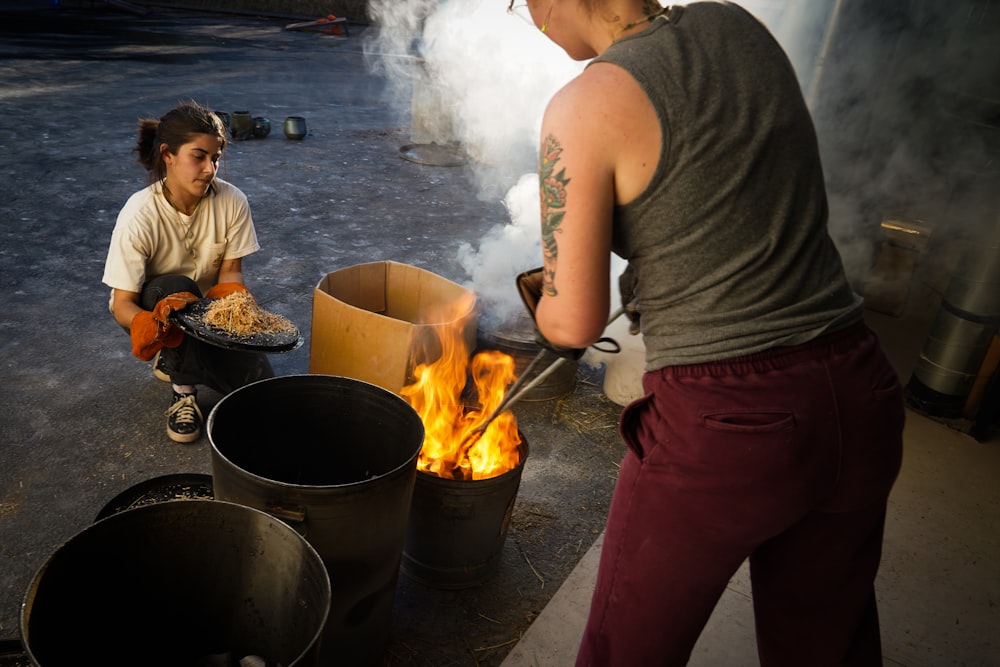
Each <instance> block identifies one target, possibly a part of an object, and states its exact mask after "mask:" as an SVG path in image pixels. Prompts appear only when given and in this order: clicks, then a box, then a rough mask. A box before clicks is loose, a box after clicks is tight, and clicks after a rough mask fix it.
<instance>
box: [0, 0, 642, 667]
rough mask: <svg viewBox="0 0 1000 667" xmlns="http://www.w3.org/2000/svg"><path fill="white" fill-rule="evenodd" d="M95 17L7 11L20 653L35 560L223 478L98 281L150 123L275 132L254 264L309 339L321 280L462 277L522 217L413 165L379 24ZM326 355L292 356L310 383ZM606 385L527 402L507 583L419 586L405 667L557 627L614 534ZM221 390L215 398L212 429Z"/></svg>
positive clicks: (3, 406)
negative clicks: (428, 274)
mask: <svg viewBox="0 0 1000 667" xmlns="http://www.w3.org/2000/svg"><path fill="white" fill-rule="evenodd" d="M92 4H93V3H76V4H75V5H73V6H70V5H68V4H67V3H63V5H62V6H61V7H59V8H54V7H51V6H49V4H48V3H47V2H44V1H42V0H39V1H28V0H21V1H16V2H5V3H3V5H2V6H0V114H2V118H3V122H0V156H2V157H0V176H2V180H0V183H2V185H0V193H2V196H0V285H2V297H0V332H2V334H0V640H8V639H16V638H18V637H19V635H20V631H19V614H20V605H21V602H22V600H23V597H24V595H25V593H26V589H27V586H28V583H29V582H30V580H31V578H32V576H33V575H34V574H35V572H36V571H37V570H38V568H39V567H40V566H42V564H43V563H44V562H45V560H46V559H47V558H48V557H49V556H50V555H51V554H52V553H53V551H54V550H55V549H56V548H57V547H58V546H59V545H60V544H62V543H63V542H65V541H66V540H67V539H69V538H70V537H72V536H73V535H75V534H77V533H78V532H80V531H81V530H83V529H85V528H86V527H87V526H88V525H90V524H91V523H92V522H93V521H94V518H95V516H96V515H97V513H98V512H99V511H100V510H101V509H102V507H103V506H104V504H105V503H107V502H108V501H109V500H111V499H112V498H113V497H114V496H115V495H116V494H118V493H119V492H121V491H123V490H125V489H127V488H129V487H131V486H133V485H135V484H138V483H139V482H141V481H143V480H146V479H149V478H152V477H156V476H160V475H165V474H171V473H180V472H192V473H208V472H209V471H210V451H209V445H208V442H207V438H205V437H203V438H202V439H201V440H200V441H199V442H198V443H196V444H194V445H190V446H185V445H178V444H175V443H173V442H171V441H170V440H168V439H167V437H166V435H165V432H164V426H165V418H164V416H163V411H164V409H165V408H166V407H167V403H168V400H169V388H168V387H167V386H166V385H164V384H163V383H161V382H159V381H158V380H156V379H154V377H153V376H152V374H151V372H150V366H149V364H145V363H142V362H140V361H138V360H137V359H135V358H134V357H132V356H131V355H130V353H129V341H128V339H127V337H126V336H125V335H124V334H123V333H122V331H121V330H120V329H119V328H118V327H117V325H116V324H115V323H114V322H113V321H112V319H111V317H110V316H109V315H108V312H107V306H106V304H107V290H106V288H105V287H104V286H103V285H102V284H101V282H100V281H101V274H102V270H103V262H104V257H105V253H106V250H107V245H108V240H109V236H110V233H111V229H112V227H113V225H114V221H115V218H116V216H117V212H118V210H119V208H120V207H121V205H122V204H123V203H124V202H125V200H126V199H127V198H128V196H129V195H130V194H131V193H132V192H134V191H136V190H137V189H139V188H141V187H142V186H143V185H144V182H145V181H144V179H145V174H144V173H143V171H142V169H141V167H139V165H138V164H137V163H135V161H134V155H133V154H132V152H131V150H132V146H133V143H134V128H135V125H136V120H137V118H138V117H140V116H158V115H160V114H162V113H163V112H165V111H166V110H167V109H169V108H170V107H172V106H173V105H174V104H175V103H177V102H178V101H179V100H182V99H188V98H191V99H194V100H196V101H198V102H201V103H203V104H205V105H207V106H210V107H212V108H215V109H217V110H222V111H233V110H237V109H249V110H250V111H251V113H252V114H253V115H262V116H266V117H268V118H269V119H270V120H271V121H272V126H273V128H274V129H273V130H272V132H271V134H270V136H269V137H267V138H266V139H261V140H253V141H245V142H237V143H232V144H231V145H230V147H229V148H228V149H227V152H226V155H225V157H224V159H223V166H222V169H221V172H220V174H221V175H222V176H223V178H226V179H227V180H229V181H231V182H233V183H235V184H236V185H237V186H239V187H240V188H241V189H243V191H244V192H246V194H247V196H248V198H249V200H250V205H251V208H252V211H253V215H254V220H255V222H256V225H257V230H258V234H259V236H260V240H261V243H262V245H263V250H262V251H261V252H259V253H257V254H256V255H253V256H251V257H250V258H248V259H247V260H246V261H245V264H244V266H245V270H246V274H247V276H248V282H249V284H250V286H251V289H252V290H253V292H254V293H255V295H256V296H257V297H258V299H260V301H262V302H263V303H264V305H265V306H266V307H267V308H269V309H270V310H273V311H275V312H278V313H281V314H283V315H286V316H287V317H289V318H291V319H292V320H293V321H295V322H296V323H297V324H298V326H299V327H300V329H301V330H303V331H304V332H308V331H309V326H310V317H311V296H312V290H313V287H314V286H315V284H316V283H317V281H318V280H319V279H320V277H322V276H323V275H324V274H325V273H327V272H329V271H333V270H335V269H338V268H342V267H346V266H351V265H354V264H358V263H363V262H369V261H375V260H382V259H390V260H395V261H398V262H403V263H406V264H412V265H415V266H420V267H422V268H425V269H428V270H430V271H434V272H435V273H438V274H439V275H442V276H444V277H446V278H449V279H452V280H455V281H457V282H464V281H465V280H466V278H467V276H466V275H465V272H464V270H463V269H462V267H461V266H460V264H459V262H458V261H457V260H456V253H457V250H458V247H459V245H460V244H461V243H462V242H468V243H473V244H475V242H476V241H477V239H479V238H481V237H482V235H483V234H484V233H485V232H486V231H487V230H488V229H490V228H491V227H492V226H494V225H495V224H497V223H498V222H502V221H503V220H504V216H505V215H506V214H505V211H504V209H503V207H502V205H501V204H500V202H499V201H496V200H492V199H491V198H489V197H480V196H477V195H476V188H475V186H474V184H473V183H472V180H473V179H472V175H471V173H470V170H469V168H468V167H466V166H458V167H436V166H430V165H425V164H417V163H415V162H412V161H408V160H404V159H401V157H400V151H399V149H400V147H402V146H404V145H406V144H408V143H410V141H411V134H410V129H409V120H408V118H406V115H405V113H402V114H401V113H400V112H399V111H398V110H397V108H396V106H395V105H392V104H389V103H388V101H387V89H386V83H385V81H384V80H383V79H381V78H380V76H379V75H378V74H376V73H374V72H372V71H371V70H370V69H369V67H368V66H367V64H366V60H365V58H364V57H363V53H362V51H363V48H362V47H363V44H364V39H365V32H366V31H365V26H361V25H357V26H352V27H351V31H350V35H349V36H347V37H338V36H332V35H324V34H320V33H315V32H312V33H303V32H288V31H284V30H282V26H283V24H284V21H281V20H279V19H274V18H270V19H267V18H262V19H255V18H253V17H247V16H229V15H213V14H209V13H204V12H182V11H167V10H162V9H161V10H157V11H154V12H152V13H150V14H148V15H145V16H138V15H135V14H132V13H129V12H120V11H114V10H113V9H111V8H109V7H108V6H106V5H102V4H101V3H96V4H93V6H91V5H92ZM396 55H398V56H399V57H401V58H405V57H408V54H396ZM289 115H301V116H304V117H306V119H307V123H308V127H309V134H308V136H307V137H306V138H305V139H304V140H303V141H301V142H295V141H289V140H287V139H285V137H284V136H283V135H282V133H281V122H282V121H283V119H284V118H285V117H286V116H289ZM534 261H536V258H533V257H532V258H525V262H526V264H529V263H530V262H534ZM526 268H527V267H526ZM308 354H309V345H308V341H307V344H306V345H305V346H303V347H302V348H300V349H298V350H296V351H294V352H291V353H288V354H284V355H275V356H273V357H272V361H273V364H274V366H275V369H276V371H277V372H278V373H279V374H282V375H285V374H294V373H305V372H307V371H308ZM600 383H601V377H600V372H599V371H593V370H591V369H588V368H584V369H583V370H581V372H580V382H579V384H578V388H577V390H576V392H575V393H573V394H572V395H570V396H568V397H566V398H565V399H560V400H553V401H543V402H537V403H522V404H521V405H520V406H519V407H518V408H517V409H516V413H517V415H518V418H519V420H520V424H521V429H522V432H524V434H525V436H526V438H527V439H528V441H529V443H530V446H531V453H530V456H529V458H528V461H527V464H526V466H525V470H524V475H523V479H522V482H521V489H520V492H519V495H518V501H517V505H516V507H515V511H514V516H513V520H512V524H511V528H510V531H509V533H508V539H507V542H506V545H505V549H504V553H503V558H502V562H501V566H500V569H499V571H498V573H497V575H496V576H495V577H494V578H493V579H492V580H490V581H489V582H487V583H486V584H484V585H482V586H480V587H477V588H473V589H469V590H464V591H453V592H449V591H439V590H435V589H430V588H427V587H425V586H422V585H419V584H416V583H414V582H413V581H411V580H409V579H407V578H406V577H405V576H401V577H400V580H399V584H398V588H397V595H396V606H395V610H394V615H393V621H392V628H391V633H392V636H391V639H390V643H389V645H388V647H387V649H386V653H385V656H386V657H385V664H390V665H435V666H443V665H473V664H475V665H498V664H500V662H501V661H502V660H503V659H504V657H505V655H506V654H507V653H508V652H509V651H510V649H511V648H512V647H513V645H514V644H515V643H516V641H517V640H518V638H519V637H520V636H521V635H522V634H523V632H524V631H525V630H526V628H527V627H528V625H529V624H530V623H531V621H532V620H533V619H534V618H535V617H536V616H537V615H538V614H539V613H540V612H541V610H542V608H543V607H544V606H545V604H546V602H547V601H548V600H549V598H550V597H551V596H552V595H553V594H554V593H555V592H556V590H557V589H558V587H559V585H560V583H561V582H562V581H563V580H564V579H565V578H566V577H567V575H568V574H569V573H570V571H571V570H572V569H573V567H574V566H575V565H576V563H577V561H578V560H579V559H580V558H581V557H582V556H583V555H584V553H586V551H587V549H588V548H589V547H590V545H591V543H592V542H593V541H594V540H595V538H596V537H597V536H598V534H599V532H600V530H601V528H602V526H603V521H604V516H605V514H606V511H607V504H608V501H609V498H610V493H611V488H612V485H613V483H614V477H615V473H616V464H617V462H618V460H619V459H620V457H621V454H622V447H623V446H622V445H621V443H620V442H619V440H618V438H617V436H616V434H615V428H614V425H615V422H616V418H617V413H618V406H616V405H614V404H613V403H611V402H610V401H608V399H607V398H605V397H604V396H603V395H602V394H601V391H600ZM219 398H220V397H219V396H217V395H214V394H213V393H212V392H210V391H208V390H202V392H201V394H200V401H201V405H202V409H203V410H204V411H205V413H206V414H207V413H208V411H209V410H210V409H211V407H212V405H213V404H214V403H215V402H216V401H217V400H218V399H219ZM260 418H274V419H280V418H281V416H280V415H263V416H260Z"/></svg>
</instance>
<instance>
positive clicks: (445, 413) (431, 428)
mask: <svg viewBox="0 0 1000 667" xmlns="http://www.w3.org/2000/svg"><path fill="white" fill-rule="evenodd" d="M445 321H449V322H454V321H455V318H447V319H446V320H445ZM435 331H436V333H437V337H438V340H439V342H440V346H441V355H440V356H439V357H438V358H437V359H436V360H435V361H433V362H429V363H424V364H420V365H418V366H417V367H416V368H415V369H414V372H413V375H414V378H415V381H414V382H413V383H412V384H409V385H407V386H405V387H403V389H402V390H401V392H400V395H401V396H402V397H403V398H404V399H406V400H407V401H408V402H409V403H410V405H411V406H413V408H414V409H415V410H416V411H417V414H419V415H420V418H421V420H422V421H423V423H424V431H425V435H424V445H423V448H422V449H421V451H420V456H419V458H418V460H417V469H418V470H423V471H424V472H429V473H432V474H434V475H437V476H439V477H443V478H449V479H463V480H473V479H488V478H490V477H496V476H498V475H502V474H503V473H505V472H507V471H509V470H512V469H514V468H515V467H517V465H518V464H519V463H520V461H521V448H520V444H521V437H520V435H519V434H518V431H517V419H516V418H515V417H514V414H513V413H511V412H504V413H502V414H500V415H499V416H498V417H497V418H496V419H494V420H493V422H492V423H490V425H489V426H488V427H487V428H486V430H485V432H483V434H482V435H481V436H478V437H476V436H475V435H474V434H473V431H475V429H476V427H478V426H479V425H480V424H481V423H482V421H483V420H484V419H485V418H486V417H487V416H488V415H490V414H492V412H493V410H494V409H495V408H496V407H497V406H498V405H499V404H500V401H502V400H503V397H504V394H505V393H506V391H507V387H508V386H509V385H510V384H511V383H512V382H513V381H514V379H515V372H514V359H513V357H511V356H510V355H508V354H504V353H502V352H498V351H495V350H490V351H485V352H480V353H478V354H476V355H475V357H473V358H472V360H471V362H470V360H469V350H468V346H467V344H466V343H465V340H464V337H463V335H462V333H463V332H462V327H461V325H460V324H448V325H443V326H439V327H436V328H435ZM470 376H471V382H472V384H473V385H474V387H475V396H476V397H477V400H478V404H477V405H476V406H474V407H469V406H468V405H467V404H466V402H465V401H464V400H463V396H464V395H465V389H466V386H467V384H468V383H469V381H470Z"/></svg>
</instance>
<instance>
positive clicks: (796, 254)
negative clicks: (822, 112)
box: [592, 2, 862, 370]
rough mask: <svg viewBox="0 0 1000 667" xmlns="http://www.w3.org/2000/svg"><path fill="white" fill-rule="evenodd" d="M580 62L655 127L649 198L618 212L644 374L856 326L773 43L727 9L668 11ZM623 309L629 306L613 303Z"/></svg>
mask: <svg viewBox="0 0 1000 667" xmlns="http://www.w3.org/2000/svg"><path fill="white" fill-rule="evenodd" d="M592 62H609V63H614V64H616V65H618V66H620V67H622V68H624V69H625V70H626V71H627V72H629V74H631V75H632V76H633V77H634V78H635V80H636V81H637V82H638V83H639V85H640V86H641V87H642V89H643V90H644V91H645V92H646V94H647V95H648V96H649V99H650V100H651V101H652V104H653V107H654V108H655V109H656V113H657V115H658V116H659V119H660V125H661V128H662V133H663V151H662V153H661V155H660V162H659V164H658V165H657V168H656V170H655V173H654V175H653V178H652V181H651V183H650V185H649V187H648V188H647V189H646V190H645V191H644V192H643V193H642V194H641V195H640V196H639V197H638V198H636V199H635V200H634V201H632V202H630V203H629V204H627V205H625V206H620V207H616V209H615V213H614V227H613V244H612V248H613V250H614V251H615V253H616V254H618V255H620V256H621V257H623V258H625V259H627V260H628V262H629V268H628V271H630V272H634V277H635V279H636V281H637V286H636V294H635V296H636V297H637V299H638V308H639V311H640V324H641V330H642V334H643V339H644V341H645V344H646V369H647V370H656V369H657V368H662V367H664V366H668V365H679V364H692V363H703V362H706V361H712V360H717V359H724V358H729V357H734V356H739V355H744V354H749V353H753V352H759V351H762V350H766V349H769V348H772V347H776V346H781V345H794V344H799V343H803V342H806V341H808V340H811V339H813V338H815V337H817V336H819V335H821V334H823V333H826V332H829V331H834V330H837V329H840V328H843V327H845V326H847V325H849V324H852V323H854V322H857V321H859V320H861V319H862V309H861V299H860V298H859V297H858V296H857V295H856V294H855V293H854V292H853V290H852V289H851V287H850V285H849V283H848V280H847V277H846V275H845V273H844V269H843V266H842V263H841V261H840V256H839V254H838V252H837V249H836V247H835V246H834V244H833V241H832V239H831V238H830V236H829V234H828V232H827V228H826V224H827V213H828V210H827V200H826V191H825V187H824V182H823V171H822V166H821V164H820V158H819V149H818V146H817V142H816V135H815V131H814V129H813V125H812V120H811V118H810V116H809V112H808V109H807V108H806V105H805V102H804V100H803V98H802V94H801V91H800V88H799V85H798V81H797V80H796V78H795V73H794V70H793V69H792V66H791V63H790V62H789V61H788V59H787V57H786V56H785V54H784V52H783V51H782V50H781V48H780V46H779V45H778V44H777V42H776V41H775V40H774V39H773V38H772V36H771V34H770V33H769V32H768V31H767V30H766V28H764V27H763V26H762V25H761V24H760V23H759V22H758V21H757V20H756V19H755V18H753V17H752V16H751V15H750V14H748V13H747V12H746V11H744V10H743V9H741V8H740V7H738V6H736V5H734V4H732V3H728V2H697V3H692V4H690V5H686V6H681V7H675V8H674V9H673V10H672V11H671V12H670V14H669V15H664V17H663V18H660V19H656V20H655V21H654V22H653V24H652V25H651V26H650V27H649V28H648V29H646V30H644V31H643V32H641V33H638V34H636V35H633V36H630V37H626V38H625V39H622V40H621V41H619V42H617V43H615V44H613V45H612V46H611V47H610V48H608V49H607V50H606V51H605V52H604V53H603V54H602V55H601V56H599V57H598V58H595V59H594V60H593V61H592ZM623 298H627V297H623Z"/></svg>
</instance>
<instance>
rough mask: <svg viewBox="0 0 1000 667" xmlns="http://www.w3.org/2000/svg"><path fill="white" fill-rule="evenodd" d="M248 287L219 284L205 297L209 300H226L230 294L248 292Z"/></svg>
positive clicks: (234, 284)
mask: <svg viewBox="0 0 1000 667" xmlns="http://www.w3.org/2000/svg"><path fill="white" fill-rule="evenodd" d="M246 291H247V286H246V285H244V284H243V283H236V282H233V283H219V284H218V285H214V286H213V287H212V289H210V290H208V294H206V295H205V298H207V299H224V298H226V297H227V296H229V295H230V294H234V293H236V292H246Z"/></svg>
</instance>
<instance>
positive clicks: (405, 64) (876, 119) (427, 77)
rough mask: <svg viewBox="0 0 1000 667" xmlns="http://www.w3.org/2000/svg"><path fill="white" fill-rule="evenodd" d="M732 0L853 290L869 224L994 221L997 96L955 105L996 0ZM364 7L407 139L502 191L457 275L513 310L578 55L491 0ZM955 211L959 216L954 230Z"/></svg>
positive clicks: (981, 58)
mask: <svg viewBox="0 0 1000 667" xmlns="http://www.w3.org/2000/svg"><path fill="white" fill-rule="evenodd" d="M741 4H742V5H743V6H744V7H745V8H746V9H747V10H749V11H750V12H751V13H753V14H755V15H756V16H757V17H758V18H759V19H760V20H761V21H762V22H763V23H764V24H765V25H766V26H767V27H768V28H769V29H770V30H771V32H772V34H774V36H775V38H776V39H777V40H778V42H779V43H780V44H781V45H782V47H783V48H784V50H785V51H786V53H787V54H788V55H789V58H790V60H791V62H792V64H793V67H794V68H795V71H796V74H797V76H798V78H799V82H800V85H801V87H802V90H803V93H804V95H805V97H806V101H807V103H808V104H809V106H810V110H811V111H812V113H813V117H814V121H815V124H816V127H817V132H818V135H819V140H820V150H821V154H822V157H823V160H824V169H825V173H826V177H827V186H828V193H829V200H830V209H831V215H830V232H831V235H832V236H833V238H834V241H835V242H836V243H837V246H838V248H839V249H840V251H841V255H842V257H843V259H844V263H845V266H846V268H847V271H848V275H849V276H850V277H851V280H852V283H854V284H855V285H856V288H857V289H859V291H860V288H858V287H857V286H859V285H860V284H862V283H863V282H864V280H865V279H866V278H867V276H868V273H869V272H870V270H871V267H872V264H873V257H874V254H875V253H876V252H877V250H878V246H879V245H880V244H881V243H882V242H883V239H882V237H881V232H880V223H881V222H882V221H883V220H886V219H901V220H904V221H905V220H912V221H914V222H915V223H919V224H920V225H921V227H923V228H926V229H931V230H932V233H933V234H934V235H935V236H937V237H941V236H948V235H952V234H962V235H964V236H967V237H968V236H974V233H975V232H974V227H975V225H974V224H973V221H975V220H979V219H987V220H992V219H994V218H995V217H996V207H997V202H996V201H995V197H991V196H988V194H989V192H993V191H995V187H993V188H992V190H990V189H989V187H987V188H986V189H984V187H983V186H982V185H981V184H982V183H987V184H989V183H995V181H996V174H997V165H996V163H995V162H991V160H992V159H993V156H995V154H996V148H997V144H998V143H1000V142H998V141H997V139H996V134H997V133H998V132H1000V130H996V128H997V126H998V125H1000V123H998V116H997V104H996V103H995V102H994V103H993V106H989V105H985V104H984V105H981V106H982V107H983V109H984V111H982V113H981V114H980V115H983V114H985V115H986V116H987V117H986V118H985V119H984V118H980V117H975V114H976V112H970V111H969V109H968V108H967V107H963V106H962V104H963V101H968V99H976V100H983V99H986V100H989V99H992V100H994V101H995V100H996V99H997V97H998V95H997V90H996V88H997V83H996V82H997V81H998V80H1000V76H997V74H998V70H1000V61H998V59H997V58H996V56H995V50H994V49H993V47H992V46H991V44H992V43H993V40H994V39H995V34H996V32H997V29H998V27H1000V26H998V25H997V24H998V18H1000V11H998V10H997V8H996V7H995V6H994V5H995V3H991V2H988V1H986V0H957V1H956V2H954V3H917V2H913V1H912V0H892V1H891V2H880V1H876V0H742V1H741ZM371 11H372V15H373V18H374V19H375V21H376V23H377V25H378V31H377V35H376V36H375V38H374V39H373V40H372V41H371V42H370V43H369V44H368V45H367V47H368V51H369V53H370V54H371V55H372V58H373V62H374V63H375V64H376V65H377V66H378V67H380V68H382V69H383V70H384V71H386V72H387V73H389V74H390V79H391V81H392V84H391V85H390V90H391V92H392V93H393V100H392V103H393V104H394V105H395V106H396V107H397V108H398V109H399V112H400V114H401V116H405V115H407V114H408V115H409V117H410V121H411V126H412V127H413V128H414V132H415V133H416V132H417V131H418V130H419V131H420V132H421V133H422V136H421V137H420V138H419V139H420V140H424V141H429V142H434V143H450V144H455V145H458V146H460V147H461V148H462V150H463V151H464V152H465V153H467V154H468V155H469V157H470V167H471V168H472V169H473V170H474V172H475V175H476V179H477V185H478V194H479V196H480V197H481V198H484V199H486V200H497V199H500V200H502V201H503V202H504V204H505V206H506V210H507V212H508V213H509V215H510V219H509V220H505V221H498V223H497V226H496V227H494V228H493V229H491V230H490V231H489V232H488V233H487V234H486V236H484V238H483V239H482V240H481V241H480V243H479V244H478V246H473V245H464V246H462V247H461V249H460V250H459V259H460V261H461V264H462V266H463V267H465V269H466V271H467V272H468V274H469V277H470V283H471V284H470V287H472V288H473V289H474V290H476V292H477V293H479V294H481V295H482V297H483V298H484V301H487V302H494V303H495V304H497V305H496V306H495V307H496V309H497V311H498V312H506V311H507V310H509V309H510V308H519V307H520V306H519V305H518V302H517V300H516V295H515V292H514V290H513V288H512V287H511V285H512V281H513V279H514V276H515V275H516V273H517V272H519V271H521V270H524V269H526V268H530V267H532V266H537V265H538V264H539V263H540V261H541V254H540V251H539V249H538V245H537V244H538V211H537V209H538V194H537V187H536V186H537V182H536V181H533V178H532V176H533V172H534V168H535V162H536V152H537V145H538V128H539V124H540V119H541V116H542V112H543V110H544V107H545V104H546V103H547V101H548V100H549V98H550V97H551V95H552V94H553V93H554V92H555V91H556V90H558V88H559V87H561V86H562V85H563V84H564V83H565V82H566V81H568V80H569V79H570V78H572V77H573V76H575V75H576V74H577V73H578V72H579V71H581V69H582V67H583V64H581V63H575V62H573V61H571V60H570V59H569V58H568V57H567V56H566V55H565V54H564V53H563V52H562V50H561V49H559V48H558V47H556V46H555V45H554V44H552V43H551V42H550V40H548V39H547V38H546V37H545V36H544V35H542V34H540V33H539V32H538V30H537V29H535V28H534V27H532V26H529V25H526V24H525V23H524V22H522V21H520V20H519V19H518V18H517V17H514V16H508V15H506V12H505V4H504V3H503V2H502V0H480V1H476V0H440V1H432V0H371ZM429 98H430V99H429ZM984 125H985V126H989V127H992V128H993V129H994V130H995V131H994V135H993V136H994V138H993V139H991V140H988V141H991V142H992V149H991V151H992V152H985V151H984V148H983V144H984V140H983V134H982V130H981V128H982V127H983V126H984ZM414 139H415V140H416V139H417V137H414ZM984 176H985V177H984ZM990 187H992V186H990ZM984 192H986V193H987V194H983V193H984ZM983 200H989V201H988V202H986V203H985V204H984V205H983V206H978V205H977V206H976V207H973V205H972V202H974V201H983ZM989 207H992V210H990V209H989ZM957 218H961V219H963V220H965V223H964V224H962V225H959V226H958V229H955V225H954V224H953V223H952V222H951V221H952V220H954V219H957ZM616 266H618V265H616ZM616 270H617V269H616ZM614 278H615V276H612V284H614ZM616 292H617V290H616V289H612V294H615V293H616Z"/></svg>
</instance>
